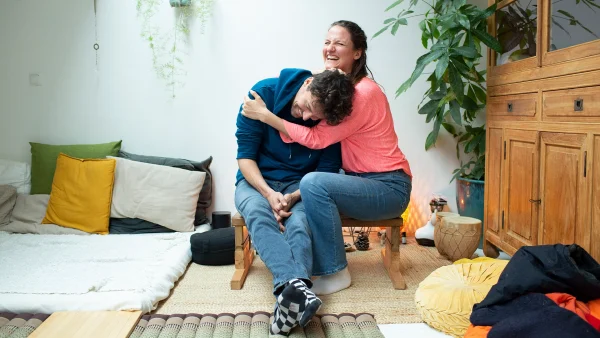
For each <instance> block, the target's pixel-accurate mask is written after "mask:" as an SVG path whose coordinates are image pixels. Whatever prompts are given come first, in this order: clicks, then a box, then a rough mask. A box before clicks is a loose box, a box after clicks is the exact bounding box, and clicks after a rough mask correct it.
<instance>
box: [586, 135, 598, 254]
mask: <svg viewBox="0 0 600 338" xmlns="http://www.w3.org/2000/svg"><path fill="white" fill-rule="evenodd" d="M593 153H594V154H593V157H592V156H590V155H589V154H588V155H587V158H584V160H587V162H590V159H592V161H591V162H592V163H586V164H587V167H588V168H591V171H592V182H591V183H592V186H591V190H592V198H591V200H590V202H591V203H588V205H589V206H590V208H591V217H592V221H591V226H592V229H591V231H592V232H591V238H593V239H594V240H590V254H591V255H592V256H593V257H594V258H595V259H596V260H597V261H599V262H600V241H599V240H598V239H600V203H598V202H596V201H599V199H600V135H594V150H593ZM584 156H585V154H584ZM588 175H589V173H587V172H586V176H588Z"/></svg>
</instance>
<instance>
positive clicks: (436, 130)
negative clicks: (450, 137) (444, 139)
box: [425, 119, 441, 150]
mask: <svg viewBox="0 0 600 338" xmlns="http://www.w3.org/2000/svg"><path fill="white" fill-rule="evenodd" d="M440 125H441V121H440V120H439V119H436V120H435V123H434V124H433V130H432V131H431V132H430V133H429V135H427V140H426V141H425V150H429V148H431V147H432V146H433V145H434V144H435V142H436V141H437V137H438V134H439V132H440Z"/></svg>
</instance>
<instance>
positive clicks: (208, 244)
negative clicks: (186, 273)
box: [190, 227, 235, 265]
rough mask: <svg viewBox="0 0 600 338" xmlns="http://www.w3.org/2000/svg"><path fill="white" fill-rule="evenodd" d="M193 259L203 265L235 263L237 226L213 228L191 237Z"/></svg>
mask: <svg viewBox="0 0 600 338" xmlns="http://www.w3.org/2000/svg"><path fill="white" fill-rule="evenodd" d="M190 244H191V246H192V261H193V262H194V263H197V264H201V265H229V264H233V263H234V251H235V228H234V227H227V228H220V229H213V230H210V231H207V232H202V233H199V234H193V235H192V236H191V237H190Z"/></svg>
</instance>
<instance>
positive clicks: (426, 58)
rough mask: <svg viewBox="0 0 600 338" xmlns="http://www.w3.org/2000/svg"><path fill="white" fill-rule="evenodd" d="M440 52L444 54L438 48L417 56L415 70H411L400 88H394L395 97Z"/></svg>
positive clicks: (405, 88) (404, 89)
mask: <svg viewBox="0 0 600 338" xmlns="http://www.w3.org/2000/svg"><path fill="white" fill-rule="evenodd" d="M442 54H444V51H441V50H438V51H432V52H429V53H427V54H424V55H422V56H421V57H419V59H417V66H416V67H415V70H414V71H413V73H412V75H411V76H410V79H408V80H406V81H405V82H404V83H403V84H402V85H401V86H400V88H398V90H396V97H397V96H398V95H400V94H402V93H403V92H405V91H406V90H407V89H408V88H409V87H410V86H412V84H413V83H414V82H415V81H416V80H417V79H418V78H419V76H421V74H422V73H423V70H424V69H425V66H426V65H428V64H429V63H431V62H432V61H433V60H435V59H437V58H439V57H440V56H441V55H442Z"/></svg>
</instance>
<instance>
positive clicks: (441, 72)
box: [435, 55, 450, 79]
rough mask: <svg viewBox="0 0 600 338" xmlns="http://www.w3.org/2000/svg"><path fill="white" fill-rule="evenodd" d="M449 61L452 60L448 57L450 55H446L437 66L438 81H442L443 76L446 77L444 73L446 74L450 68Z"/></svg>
mask: <svg viewBox="0 0 600 338" xmlns="http://www.w3.org/2000/svg"><path fill="white" fill-rule="evenodd" d="M449 61H450V58H449V57H448V55H444V56H442V57H441V58H440V59H439V60H438V63H437V66H436V67H435V76H436V77H437V78H438V79H441V78H442V76H444V73H445V72H446V69H447V68H448V62H449Z"/></svg>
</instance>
